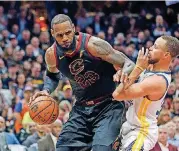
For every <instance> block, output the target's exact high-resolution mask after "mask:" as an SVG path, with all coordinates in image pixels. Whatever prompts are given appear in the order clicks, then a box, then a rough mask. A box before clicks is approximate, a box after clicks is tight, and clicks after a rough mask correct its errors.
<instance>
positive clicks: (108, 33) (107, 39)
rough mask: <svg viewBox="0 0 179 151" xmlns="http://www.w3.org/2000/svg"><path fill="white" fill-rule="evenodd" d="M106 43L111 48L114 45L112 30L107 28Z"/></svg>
mask: <svg viewBox="0 0 179 151" xmlns="http://www.w3.org/2000/svg"><path fill="white" fill-rule="evenodd" d="M106 41H108V42H109V43H110V44H111V45H112V46H113V45H114V28H113V26H109V27H108V30H107V34H106Z"/></svg>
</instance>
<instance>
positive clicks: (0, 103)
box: [0, 80, 9, 118]
mask: <svg viewBox="0 0 179 151" xmlns="http://www.w3.org/2000/svg"><path fill="white" fill-rule="evenodd" d="M1 89H2V81H1V80H0V116H2V117H4V118H7V114H8V109H9V105H8V102H7V100H6V98H5V97H4V94H3V93H2V92H1Z"/></svg>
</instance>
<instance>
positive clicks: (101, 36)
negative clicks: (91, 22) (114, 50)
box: [97, 31, 106, 40]
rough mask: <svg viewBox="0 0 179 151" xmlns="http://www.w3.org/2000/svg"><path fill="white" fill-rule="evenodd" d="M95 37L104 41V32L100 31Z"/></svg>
mask: <svg viewBox="0 0 179 151" xmlns="http://www.w3.org/2000/svg"><path fill="white" fill-rule="evenodd" d="M97 37H99V38H101V39H103V40H105V39H106V35H105V32H103V31H100V32H99V33H98V35H97Z"/></svg>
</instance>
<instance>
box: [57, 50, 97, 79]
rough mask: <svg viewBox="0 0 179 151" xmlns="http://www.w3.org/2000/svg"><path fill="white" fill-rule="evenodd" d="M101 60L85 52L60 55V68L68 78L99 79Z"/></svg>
mask: <svg viewBox="0 0 179 151" xmlns="http://www.w3.org/2000/svg"><path fill="white" fill-rule="evenodd" d="M98 66H99V62H98V61H96V60H94V59H93V58H91V57H89V56H88V55H86V54H85V53H83V54H82V55H81V54H80V53H78V54H76V55H75V56H73V57H67V56H59V66H58V67H59V70H60V71H61V72H62V74H64V75H65V76H66V77H67V78H69V79H71V80H74V81H79V80H82V79H89V78H91V77H92V78H93V79H95V80H96V79H99V74H98V70H97V68H98Z"/></svg>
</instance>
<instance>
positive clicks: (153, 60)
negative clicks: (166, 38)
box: [148, 59, 159, 64]
mask: <svg viewBox="0 0 179 151" xmlns="http://www.w3.org/2000/svg"><path fill="white" fill-rule="evenodd" d="M157 62H159V60H158V59H149V60H148V63H149V64H156V63H157Z"/></svg>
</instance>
